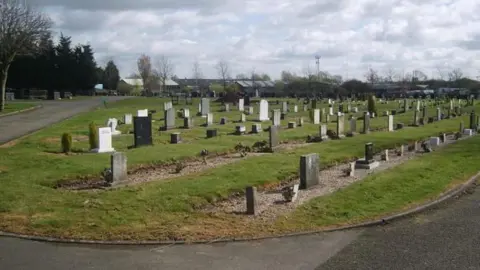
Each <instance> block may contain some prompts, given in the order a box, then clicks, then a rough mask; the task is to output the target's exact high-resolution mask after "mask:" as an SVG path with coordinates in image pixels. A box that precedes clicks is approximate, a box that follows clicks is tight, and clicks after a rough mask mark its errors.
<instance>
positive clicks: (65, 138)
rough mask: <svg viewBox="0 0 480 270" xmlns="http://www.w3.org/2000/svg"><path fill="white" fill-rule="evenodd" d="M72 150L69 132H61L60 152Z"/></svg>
mask: <svg viewBox="0 0 480 270" xmlns="http://www.w3.org/2000/svg"><path fill="white" fill-rule="evenodd" d="M71 151H72V135H70V133H63V134H62V152H63V153H65V154H67V153H70V152H71Z"/></svg>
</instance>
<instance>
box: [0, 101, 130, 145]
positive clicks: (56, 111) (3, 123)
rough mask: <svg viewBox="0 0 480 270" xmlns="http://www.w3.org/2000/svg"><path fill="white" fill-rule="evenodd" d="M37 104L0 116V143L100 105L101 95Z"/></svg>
mask: <svg viewBox="0 0 480 270" xmlns="http://www.w3.org/2000/svg"><path fill="white" fill-rule="evenodd" d="M125 98H128V97H114V96H111V97H107V100H108V101H111V102H113V101H117V100H121V99H125ZM38 104H41V105H43V107H42V108H39V109H36V110H33V111H29V112H24V113H19V114H14V115H11V116H5V117H0V144H4V143H6V142H9V141H11V140H14V139H16V138H18V137H21V136H24V135H26V134H29V133H31V132H34V131H36V130H39V129H41V128H43V127H45V126H48V125H51V124H53V123H56V122H60V121H62V120H64V119H66V118H69V117H72V116H74V115H76V114H78V113H81V112H85V111H88V110H90V109H92V108H93V107H96V106H99V105H102V100H101V97H93V98H91V99H82V100H69V101H66V100H63V101H60V100H58V101H54V100H51V101H42V102H39V103H38ZM102 106H103V105H102Z"/></svg>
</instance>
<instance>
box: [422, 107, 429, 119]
mask: <svg viewBox="0 0 480 270" xmlns="http://www.w3.org/2000/svg"><path fill="white" fill-rule="evenodd" d="M427 116H428V110H427V106H423V108H422V118H427Z"/></svg>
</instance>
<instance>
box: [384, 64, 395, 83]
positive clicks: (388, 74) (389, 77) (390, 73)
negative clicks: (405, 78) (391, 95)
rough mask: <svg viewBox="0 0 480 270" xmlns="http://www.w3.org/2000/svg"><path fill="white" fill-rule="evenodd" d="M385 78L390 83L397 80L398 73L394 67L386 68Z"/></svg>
mask: <svg viewBox="0 0 480 270" xmlns="http://www.w3.org/2000/svg"><path fill="white" fill-rule="evenodd" d="M384 80H385V82H388V83H393V82H394V81H395V80H396V73H395V70H394V69H393V68H391V67H389V68H387V70H385V74H384Z"/></svg>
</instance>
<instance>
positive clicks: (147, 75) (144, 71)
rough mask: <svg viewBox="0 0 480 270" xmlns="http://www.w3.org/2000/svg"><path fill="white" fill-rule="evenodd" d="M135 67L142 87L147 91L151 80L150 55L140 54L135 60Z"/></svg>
mask: <svg viewBox="0 0 480 270" xmlns="http://www.w3.org/2000/svg"><path fill="white" fill-rule="evenodd" d="M137 68H138V74H139V75H140V77H141V78H142V82H143V87H144V88H145V90H146V91H147V92H150V91H151V89H150V87H149V86H150V82H151V80H152V75H153V74H152V73H153V70H152V60H151V59H150V56H148V55H146V54H142V55H140V57H139V58H138V60H137Z"/></svg>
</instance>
